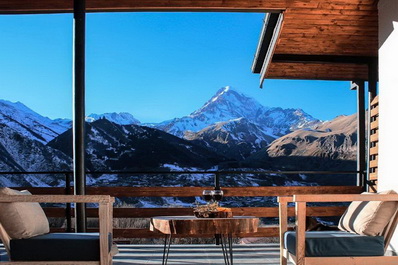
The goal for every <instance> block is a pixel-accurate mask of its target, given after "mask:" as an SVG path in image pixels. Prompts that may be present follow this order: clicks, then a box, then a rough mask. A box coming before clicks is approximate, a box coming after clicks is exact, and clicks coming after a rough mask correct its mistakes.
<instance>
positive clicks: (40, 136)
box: [0, 100, 71, 143]
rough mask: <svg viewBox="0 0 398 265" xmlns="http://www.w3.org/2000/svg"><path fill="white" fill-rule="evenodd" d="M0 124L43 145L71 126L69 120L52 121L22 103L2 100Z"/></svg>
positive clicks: (0, 102)
mask: <svg viewBox="0 0 398 265" xmlns="http://www.w3.org/2000/svg"><path fill="white" fill-rule="evenodd" d="M0 124H5V125H7V126H8V127H10V128H12V129H14V130H16V131H18V132H19V133H20V134H21V135H23V136H25V137H28V138H29V139H33V140H37V141H39V142H41V143H47V142H48V141H50V140H52V139H53V138H54V137H56V136H58V135H59V134H61V133H63V132H64V131H66V130H67V129H69V128H70V126H71V122H70V121H69V120H66V119H56V120H51V119H49V118H47V117H43V116H41V115H40V114H38V113H36V112H34V111H33V110H31V109H30V108H28V107H26V106H25V105H24V104H22V103H21V102H16V103H13V102H10V101H7V100H0Z"/></svg>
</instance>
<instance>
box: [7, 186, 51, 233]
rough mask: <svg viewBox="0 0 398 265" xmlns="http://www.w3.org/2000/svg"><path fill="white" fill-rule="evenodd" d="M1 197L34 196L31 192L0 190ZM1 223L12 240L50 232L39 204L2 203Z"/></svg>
mask: <svg viewBox="0 0 398 265" xmlns="http://www.w3.org/2000/svg"><path fill="white" fill-rule="evenodd" d="M0 195H32V194H31V193H30V192H29V191H17V190H12V189H10V188H0ZM0 223H1V224H2V225H3V227H4V229H5V230H6V232H7V233H8V235H9V236H10V237H11V238H14V239H21V238H30V237H33V236H37V235H42V234H46V233H48V232H49V231H50V227H49V224H48V220H47V217H46V215H45V213H44V211H43V209H42V208H41V206H40V204H39V203H32V202H11V203H8V202H7V203H6V202H3V203H0Z"/></svg>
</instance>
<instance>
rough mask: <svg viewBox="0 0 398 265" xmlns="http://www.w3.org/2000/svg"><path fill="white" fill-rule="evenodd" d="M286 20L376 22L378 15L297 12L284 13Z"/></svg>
mask: <svg viewBox="0 0 398 265" xmlns="http://www.w3.org/2000/svg"><path fill="white" fill-rule="evenodd" d="M285 19H286V20H289V19H291V20H295V21H297V20H300V21H301V20H307V21H308V20H309V21H315V22H316V21H318V20H326V21H369V22H376V23H377V21H378V16H366V15H360V16H352V15H329V14H311V13H309V14H297V13H288V12H286V13H285Z"/></svg>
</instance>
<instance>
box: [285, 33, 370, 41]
mask: <svg viewBox="0 0 398 265" xmlns="http://www.w3.org/2000/svg"><path fill="white" fill-rule="evenodd" d="M289 38H301V39H303V41H305V40H306V39H309V40H310V41H312V39H328V38H336V39H340V38H345V39H347V40H352V41H354V40H375V39H377V36H375V35H373V34H369V35H364V34H355V33H354V34H352V33H351V34H344V33H340V32H339V33H336V34H329V33H323V32H319V33H316V34H313V33H285V34H284V35H283V37H281V38H280V39H289Z"/></svg>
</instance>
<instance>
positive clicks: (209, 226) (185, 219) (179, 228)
mask: <svg viewBox="0 0 398 265" xmlns="http://www.w3.org/2000/svg"><path fill="white" fill-rule="evenodd" d="M258 224H259V219H258V218H257V217H253V216H236V217H232V218H197V217H195V216H158V217H153V218H152V219H151V224H150V230H151V231H159V232H161V233H163V234H186V235H198V234H239V233H255V232H257V228H258Z"/></svg>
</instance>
